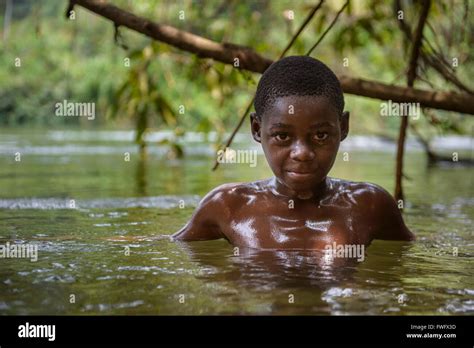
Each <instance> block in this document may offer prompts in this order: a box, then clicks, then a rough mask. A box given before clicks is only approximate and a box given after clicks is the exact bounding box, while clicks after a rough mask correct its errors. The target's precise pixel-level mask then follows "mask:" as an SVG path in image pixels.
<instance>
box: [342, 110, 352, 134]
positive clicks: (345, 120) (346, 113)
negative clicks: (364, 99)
mask: <svg viewBox="0 0 474 348" xmlns="http://www.w3.org/2000/svg"><path fill="white" fill-rule="evenodd" d="M349 116H350V114H349V111H344V112H343V113H342V115H341V120H340V127H341V141H343V140H344V139H346V137H347V134H349Z"/></svg>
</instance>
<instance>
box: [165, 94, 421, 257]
mask: <svg viewBox="0 0 474 348" xmlns="http://www.w3.org/2000/svg"><path fill="white" fill-rule="evenodd" d="M251 126H252V135H253V138H254V139H255V141H257V142H259V143H261V145H262V148H263V151H264V153H265V157H266V159H267V162H268V164H269V166H270V168H271V169H272V171H273V174H274V175H275V176H274V177H273V178H270V179H266V180H261V181H256V182H252V183H233V184H224V185H221V186H219V187H217V188H215V189H214V190H212V191H211V192H209V193H208V194H207V195H206V196H205V197H204V198H203V200H202V201H201V203H200V204H199V206H198V208H197V209H196V211H195V212H194V214H193V216H192V217H191V220H190V221H189V222H188V223H187V224H186V226H184V227H183V228H182V229H181V230H180V231H178V232H176V233H175V234H174V235H173V236H172V238H173V239H174V240H183V241H192V240H209V239H219V238H225V239H227V240H228V241H229V242H230V243H231V244H233V245H234V246H239V247H249V248H256V249H283V250H295V249H306V250H323V249H324V248H325V246H326V245H328V244H332V243H334V242H335V243H337V244H364V245H369V244H370V243H371V241H372V240H373V239H386V240H413V239H414V238H415V237H414V235H413V234H412V233H411V232H410V231H409V230H408V228H407V227H406V226H405V224H404V222H403V219H402V216H401V214H400V211H399V209H398V207H397V205H396V203H395V201H394V199H393V198H392V196H391V195H390V194H389V193H388V192H386V191H385V190H384V189H382V188H381V187H379V186H377V185H374V184H369V183H358V182H350V181H345V180H340V179H334V178H329V177H328V176H327V174H328V173H329V171H330V169H331V168H332V166H333V164H334V161H335V159H336V155H337V151H338V149H339V144H340V142H341V141H343V140H344V139H345V138H346V136H347V134H348V130H349V114H348V113H343V114H342V115H339V114H338V113H337V111H336V110H335V109H334V108H333V107H332V105H331V104H330V103H329V102H328V101H327V100H326V99H325V98H322V97H313V96H307V97H306V96H305V97H302V96H288V97H280V98H278V99H277V100H276V101H275V102H274V103H273V105H272V107H270V108H268V109H267V111H266V112H265V114H264V115H263V116H262V117H261V118H259V117H257V116H256V115H255V114H252V115H251Z"/></svg>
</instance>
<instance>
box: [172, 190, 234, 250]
mask: <svg viewBox="0 0 474 348" xmlns="http://www.w3.org/2000/svg"><path fill="white" fill-rule="evenodd" d="M224 186H225V185H222V186H219V187H217V188H215V189H214V190H212V191H211V192H209V193H208V194H207V195H206V196H205V197H204V198H203V199H202V200H201V202H200V203H199V205H198V207H197V208H196V210H195V211H194V213H193V215H192V216H191V219H190V220H189V221H188V223H187V224H186V225H185V226H184V227H183V228H182V229H181V230H179V231H178V232H176V233H175V234H173V235H172V236H171V239H172V240H183V241H193V240H210V239H219V238H224V234H223V233H222V230H221V227H220V224H219V221H220V220H222V214H223V213H224V209H223V208H224V198H223V197H224V194H225V192H224ZM219 216H220V217H221V218H219Z"/></svg>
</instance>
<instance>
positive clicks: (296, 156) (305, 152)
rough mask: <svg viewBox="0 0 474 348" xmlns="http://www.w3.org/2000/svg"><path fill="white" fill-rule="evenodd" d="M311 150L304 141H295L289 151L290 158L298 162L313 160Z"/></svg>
mask: <svg viewBox="0 0 474 348" xmlns="http://www.w3.org/2000/svg"><path fill="white" fill-rule="evenodd" d="M314 156H315V155H314V152H313V149H312V148H311V147H310V146H308V144H306V143H305V142H304V141H297V142H296V143H295V144H294V146H293V148H292V149H291V153H290V158H291V159H292V160H295V161H299V162H308V161H312V160H313V159H314Z"/></svg>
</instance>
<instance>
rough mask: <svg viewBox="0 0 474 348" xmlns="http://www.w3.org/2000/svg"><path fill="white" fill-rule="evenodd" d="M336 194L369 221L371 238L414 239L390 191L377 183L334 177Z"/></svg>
mask: <svg viewBox="0 0 474 348" xmlns="http://www.w3.org/2000/svg"><path fill="white" fill-rule="evenodd" d="M333 185H334V186H333V187H335V192H336V195H341V194H342V195H343V197H344V198H345V199H346V200H347V201H348V202H350V203H351V206H352V208H353V209H354V210H355V211H357V212H358V213H359V214H360V215H361V216H364V217H365V218H366V219H367V220H369V221H371V225H372V226H374V232H373V234H372V236H373V238H376V239H386V240H414V239H415V236H414V235H413V233H411V232H410V230H409V229H408V228H407V227H406V225H405V223H404V221H403V218H402V216H401V213H400V209H399V208H398V205H397V203H396V201H395V199H394V198H393V197H392V195H391V194H390V193H388V192H387V191H386V190H385V189H384V188H382V187H381V186H379V185H376V184H372V183H367V182H352V181H345V180H339V179H335V180H334V182H333Z"/></svg>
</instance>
